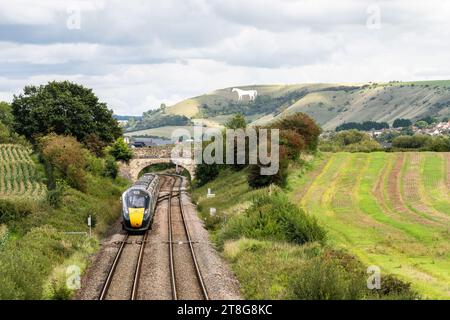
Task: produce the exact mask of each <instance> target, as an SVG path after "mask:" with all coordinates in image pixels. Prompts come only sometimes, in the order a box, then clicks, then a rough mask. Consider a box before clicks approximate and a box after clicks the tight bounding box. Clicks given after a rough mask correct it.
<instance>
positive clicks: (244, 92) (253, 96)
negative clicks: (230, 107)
mask: <svg viewBox="0 0 450 320" xmlns="http://www.w3.org/2000/svg"><path fill="white" fill-rule="evenodd" d="M231 92H237V94H238V101H242V98H243V97H245V96H248V99H249V101H255V99H256V96H257V95H258V91H256V90H242V89H239V88H233V89H231Z"/></svg>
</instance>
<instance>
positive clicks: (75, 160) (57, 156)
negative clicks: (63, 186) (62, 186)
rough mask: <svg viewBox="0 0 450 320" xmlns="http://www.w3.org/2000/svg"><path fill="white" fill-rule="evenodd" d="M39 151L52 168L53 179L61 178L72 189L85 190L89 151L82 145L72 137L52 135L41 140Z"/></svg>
mask: <svg viewBox="0 0 450 320" xmlns="http://www.w3.org/2000/svg"><path fill="white" fill-rule="evenodd" d="M39 149H40V151H41V154H42V156H43V158H44V160H45V161H47V162H48V163H49V164H50V165H51V167H52V168H51V172H52V174H53V175H54V177H53V179H58V178H61V179H63V180H65V181H66V182H67V183H68V184H69V185H70V186H71V187H73V188H75V189H78V190H80V191H84V190H85V188H86V172H85V169H86V167H87V150H85V149H84V148H83V146H82V144H81V143H79V142H78V141H77V140H76V139H75V138H73V137H70V136H59V135H56V134H50V135H48V136H45V137H42V138H40V139H39Z"/></svg>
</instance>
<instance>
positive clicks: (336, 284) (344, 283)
mask: <svg viewBox="0 0 450 320" xmlns="http://www.w3.org/2000/svg"><path fill="white" fill-rule="evenodd" d="M291 286H292V291H293V294H294V298H295V299H300V300H344V299H351V300H356V299H361V298H363V297H364V295H365V291H366V290H365V280H364V277H362V276H361V275H359V274H358V273H356V274H355V273H350V272H348V271H347V270H345V268H344V267H343V266H342V265H340V264H339V263H338V261H336V260H334V259H330V258H327V257H324V256H319V257H314V258H312V259H311V260H309V261H307V262H306V264H305V266H304V267H302V268H301V269H300V270H299V271H298V273H297V274H296V275H295V277H294V280H293V281H292V284H291Z"/></svg>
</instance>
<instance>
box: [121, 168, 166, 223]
mask: <svg viewBox="0 0 450 320" xmlns="http://www.w3.org/2000/svg"><path fill="white" fill-rule="evenodd" d="M159 187H160V179H159V177H158V176H157V175H155V174H145V175H143V176H142V177H141V178H140V179H139V180H138V181H136V183H134V184H133V186H131V187H130V188H129V189H128V190H126V191H125V192H124V193H123V194H122V227H123V228H124V229H125V230H127V231H128V232H142V231H145V230H147V229H148V228H150V226H151V223H152V221H153V216H154V214H155V207H156V202H157V199H158V193H159Z"/></svg>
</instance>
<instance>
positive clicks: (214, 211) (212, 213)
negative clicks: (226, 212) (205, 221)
mask: <svg viewBox="0 0 450 320" xmlns="http://www.w3.org/2000/svg"><path fill="white" fill-rule="evenodd" d="M209 215H210V216H211V217H214V216H215V215H216V208H209Z"/></svg>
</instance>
